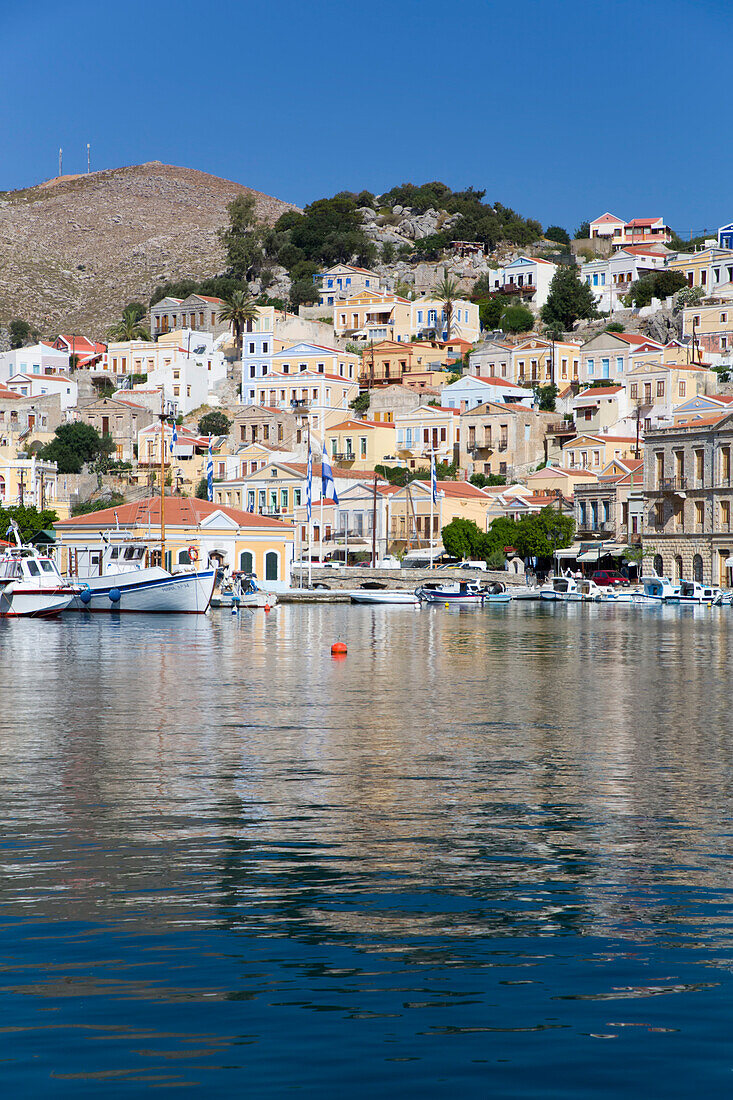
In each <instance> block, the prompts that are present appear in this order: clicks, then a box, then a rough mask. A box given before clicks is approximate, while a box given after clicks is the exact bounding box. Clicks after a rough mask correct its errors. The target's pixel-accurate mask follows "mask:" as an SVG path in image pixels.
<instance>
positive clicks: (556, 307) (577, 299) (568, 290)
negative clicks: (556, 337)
mask: <svg viewBox="0 0 733 1100" xmlns="http://www.w3.org/2000/svg"><path fill="white" fill-rule="evenodd" d="M597 315H598V314H597V310H596V302H595V298H594V297H593V291H592V290H591V288H590V287H589V286H588V284H587V283H584V282H582V281H581V278H580V272H579V270H578V268H577V267H576V266H575V265H573V266H572V267H571V266H563V267H559V268H558V269H557V271H556V272H555V274H554V275H553V277H552V282H551V283H550V290H549V293H548V295H547V301H546V302H545V304H544V305H543V307H542V310H541V317H542V320H543V321H544V322H545V324H546V325H549V326H551V327H552V326H558V327H559V328H561V329H563V330H565V331H567V330H568V329H570V328H572V326H573V324H574V323H575V322H576V321H577V320H579V319H580V318H587V317H596V316H597Z"/></svg>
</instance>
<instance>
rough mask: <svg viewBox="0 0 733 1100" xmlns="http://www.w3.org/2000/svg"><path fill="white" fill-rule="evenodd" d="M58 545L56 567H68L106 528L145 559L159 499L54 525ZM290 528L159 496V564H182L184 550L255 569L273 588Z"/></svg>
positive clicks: (284, 571)
mask: <svg viewBox="0 0 733 1100" xmlns="http://www.w3.org/2000/svg"><path fill="white" fill-rule="evenodd" d="M55 531H56V538H57V541H58V543H59V544H60V546H61V555H60V558H61V560H60V566H61V570H62V572H64V571H68V566H69V560H70V554H73V552H74V551H75V550H80V549H82V548H89V547H94V546H98V547H99V550H100V552H101V549H102V546H103V539H104V536H105V534H107V532H109V531H115V532H120V531H121V532H123V533H124V534H125V535H128V536H129V537H130V539H135V540H139V541H140V542H143V543H145V544H146V546H147V547H148V561H150V560H152V558H153V555H154V554H155V553H156V552H157V553H158V554H159V551H160V498H159V497H148V498H147V499H146V500H140V501H136V502H135V503H134V504H120V505H118V506H117V507H115V508H105V509H103V510H102V511H99V512H91V513H89V514H87V515H84V516H75V517H73V518H72V519H67V520H63V521H62V522H59V523H57V524H56V525H55ZM294 540H295V531H294V528H293V527H292V525H291V524H287V523H281V522H280V521H278V520H276V519H271V518H270V517H265V516H256V515H252V514H251V513H249V512H244V511H241V510H240V509H237V508H229V507H227V506H226V505H222V504H215V503H214V504H212V503H210V502H209V501H208V500H198V499H197V498H196V497H177V496H171V497H166V499H165V546H166V554H165V567H166V568H167V569H171V570H175V569H176V568H177V567H178V566H188V565H189V562H190V560H191V557H190V554H189V548H191V547H193V548H194V551H195V552H196V554H197V556H198V561H199V563H200V564H201V565H202V567H203V566H205V565H206V564H207V563H208V562H209V561H214V562H218V563H219V564H220V565H222V566H228V567H229V568H230V569H232V570H235V569H242V570H244V571H245V572H247V573H256V574H257V576H258V577H259V578H260V580H266V581H267V582H268V584H271V585H272V587H273V588H275V589H276V590H277V589H283V588H287V587H289V586H290V577H291V568H292V562H293V548H294Z"/></svg>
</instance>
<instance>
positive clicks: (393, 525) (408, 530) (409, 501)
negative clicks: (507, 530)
mask: <svg viewBox="0 0 733 1100" xmlns="http://www.w3.org/2000/svg"><path fill="white" fill-rule="evenodd" d="M491 503H492V498H491V495H490V494H489V493H486V492H484V490H483V489H479V488H478V487H477V486H476V485H472V484H471V483H470V482H469V481H439V482H438V500H437V503H436V504H434V505H432V511H433V516H432V541H433V543H434V544H435V548H436V552H439V551H440V550H442V543H441V542H440V532H441V531H442V529H443V528H444V527H445V526H446V525H447V524H448V523H450V522H451V520H453V519H470V520H473V521H474V523H477V524H478V526H479V527H480V528H481V530H482V531H485V530H486V515H487V512H488V509H489V507H490V505H491ZM431 504H432V492H431V488H430V481H412V482H410V484H409V486H404V487H402V488H400V489H396V490H395V491H394V492H392V493H391V494H390V495H389V497H388V530H389V539H390V551H391V552H394V551H400V550H405V549H419V548H420V547H423V546H424V547H428V546H429V544H430V541H431V525H430V521H431Z"/></svg>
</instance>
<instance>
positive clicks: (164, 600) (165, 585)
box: [69, 567, 216, 615]
mask: <svg viewBox="0 0 733 1100" xmlns="http://www.w3.org/2000/svg"><path fill="white" fill-rule="evenodd" d="M215 580H216V571H215V570H214V569H205V570H201V571H200V572H191V573H173V574H171V573H168V572H166V570H165V569H160V568H157V567H153V568H151V569H137V570H131V571H130V572H129V573H113V574H110V575H108V576H105V577H86V578H79V584H80V585H82V587H83V591H82V592H81V594H80V595H79V596H77V597H75V599H74V600H73V602H72V604H71V607H70V609H69V610H73V611H120V612H143V613H147V614H188V615H202V614H203V613H204V612H205V611H206V610H207V609H208V607H209V604H210V603H211V597H212V595H213V592H214V583H215Z"/></svg>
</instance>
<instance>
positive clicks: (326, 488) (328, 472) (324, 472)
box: [321, 445, 339, 504]
mask: <svg viewBox="0 0 733 1100" xmlns="http://www.w3.org/2000/svg"><path fill="white" fill-rule="evenodd" d="M326 497H331V498H332V500H333V502H334V504H338V502H339V498H338V494H337V492H336V482H335V481H334V480H333V470H332V469H331V466H330V463H329V461H328V455H327V454H326V447H325V445H324V447H323V454H322V455H321V500H325V499H326Z"/></svg>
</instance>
